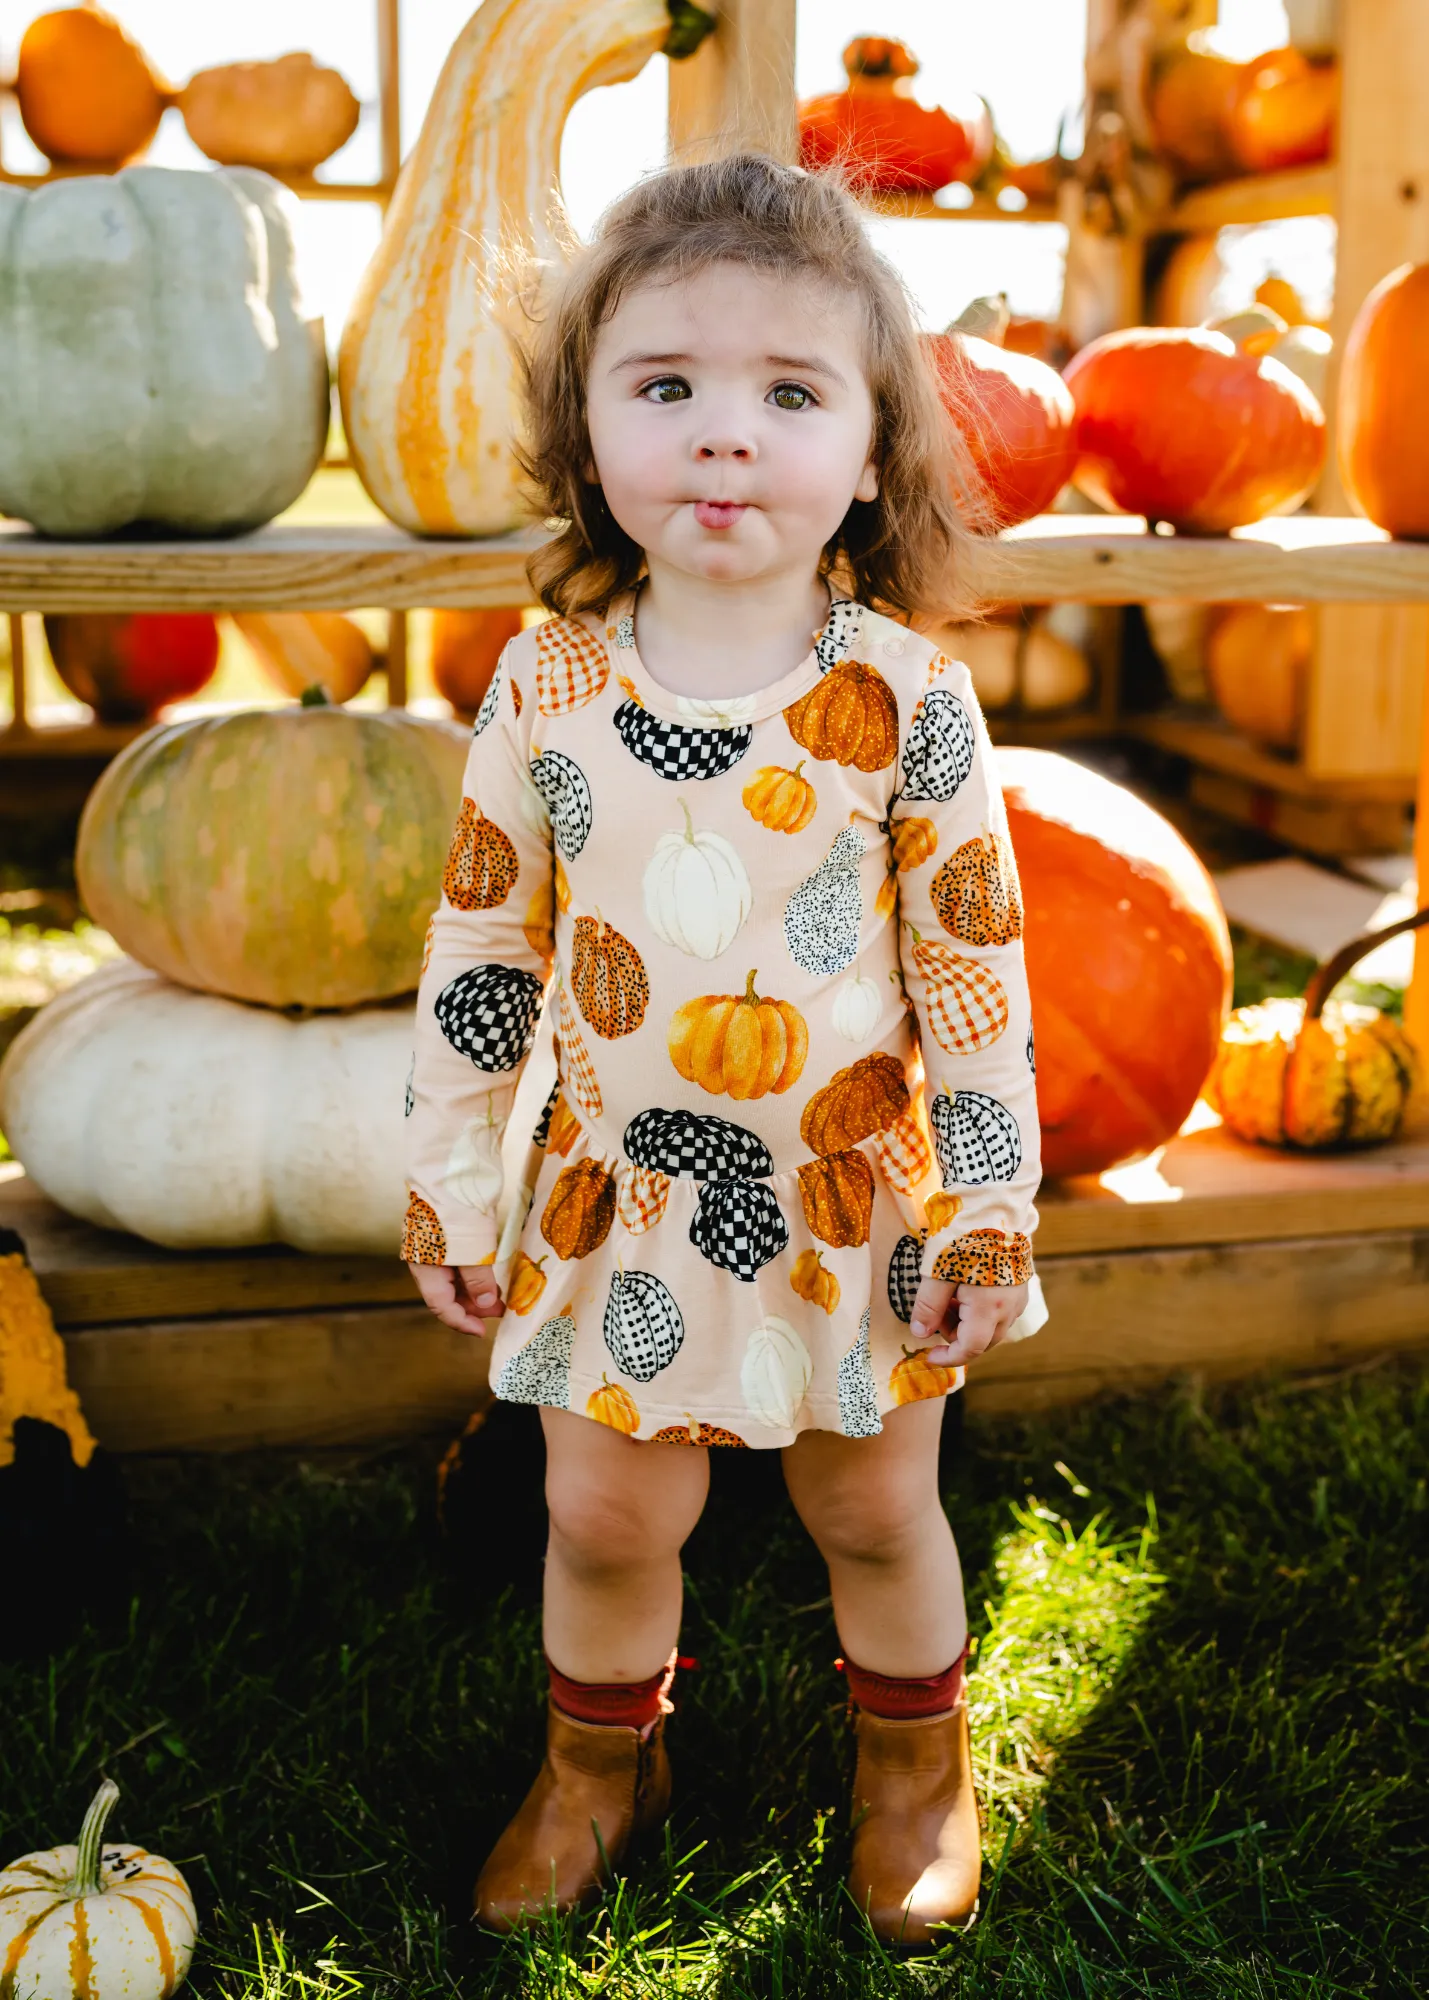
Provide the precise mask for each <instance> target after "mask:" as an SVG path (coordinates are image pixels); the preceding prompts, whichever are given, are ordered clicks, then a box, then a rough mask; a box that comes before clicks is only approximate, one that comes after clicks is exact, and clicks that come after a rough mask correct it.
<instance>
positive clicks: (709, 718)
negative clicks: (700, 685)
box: [675, 694, 759, 729]
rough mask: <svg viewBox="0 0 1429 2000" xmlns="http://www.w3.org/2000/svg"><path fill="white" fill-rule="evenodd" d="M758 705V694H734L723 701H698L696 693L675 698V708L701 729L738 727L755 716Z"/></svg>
mask: <svg viewBox="0 0 1429 2000" xmlns="http://www.w3.org/2000/svg"><path fill="white" fill-rule="evenodd" d="M758 706H759V697H758V695H757V694H732V695H727V696H726V697H725V698H724V700H722V701H721V700H718V699H715V700H711V701H698V700H696V698H695V696H694V695H690V694H682V695H679V696H677V697H676V700H675V708H676V710H677V712H678V713H679V714H680V715H682V716H683V717H684V719H685V721H686V722H693V723H695V724H696V725H697V726H698V727H699V728H701V729H738V728H740V727H741V726H742V725H743V724H744V723H746V722H749V721H750V720H751V719H752V718H753V715H754V711H755V710H756V709H757V708H758Z"/></svg>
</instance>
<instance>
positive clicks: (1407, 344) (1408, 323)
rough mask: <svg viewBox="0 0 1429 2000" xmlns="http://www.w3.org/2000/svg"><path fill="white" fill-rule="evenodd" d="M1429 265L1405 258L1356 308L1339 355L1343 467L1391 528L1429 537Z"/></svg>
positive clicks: (1358, 495) (1360, 499) (1353, 493)
mask: <svg viewBox="0 0 1429 2000" xmlns="http://www.w3.org/2000/svg"><path fill="white" fill-rule="evenodd" d="M1426 353H1429V264H1401V265H1400V267H1399V269H1398V270H1397V271H1391V272H1390V274H1389V276H1388V277H1387V278H1381V280H1380V282H1379V283H1378V284H1377V285H1376V286H1375V288H1374V290H1373V291H1372V292H1371V293H1370V295H1369V297H1368V298H1367V299H1366V300H1365V302H1364V304H1363V305H1362V306H1361V307H1360V309H1359V311H1358V313H1356V315H1355V320H1354V324H1353V326H1352V327H1351V328H1350V334H1349V339H1348V340H1347V341H1346V342H1345V351H1344V353H1343V355H1341V357H1340V399H1339V407H1338V416H1339V439H1340V474H1341V477H1342V478H1343V480H1344V482H1345V490H1346V491H1347V492H1348V494H1349V496H1350V498H1351V500H1353V502H1354V503H1355V505H1356V506H1357V507H1359V508H1360V509H1361V510H1362V511H1363V512H1364V513H1366V514H1367V515H1368V516H1369V518H1370V520H1371V521H1373V522H1375V523H1376V525H1377V526H1379V527H1381V528H1387V529H1388V530H1389V532H1390V534H1391V535H1403V536H1405V537H1407V538H1409V539H1411V540H1424V539H1426V538H1429V374H1426V371H1425V367H1424V356H1425V354H1426Z"/></svg>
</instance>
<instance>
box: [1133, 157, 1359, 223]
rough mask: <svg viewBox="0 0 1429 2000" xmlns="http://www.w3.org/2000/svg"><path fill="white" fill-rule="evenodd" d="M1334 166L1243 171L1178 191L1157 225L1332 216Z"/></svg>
mask: <svg viewBox="0 0 1429 2000" xmlns="http://www.w3.org/2000/svg"><path fill="white" fill-rule="evenodd" d="M1335 172H1336V170H1335V168H1334V166H1333V165H1330V164H1326V165H1325V166H1319V167H1294V168H1291V169H1290V170H1289V171H1288V172H1286V173H1283V174H1247V175H1245V176H1244V178H1243V179H1239V180H1233V181H1216V182H1214V183H1213V184H1212V185H1210V186H1209V187H1199V188H1192V189H1191V190H1190V191H1189V193H1187V194H1183V195H1182V196H1181V198H1180V200H1179V201H1178V202H1176V203H1175V204H1174V205H1173V207H1172V208H1171V209H1170V210H1169V212H1168V213H1167V215H1166V216H1165V217H1164V219H1163V220H1162V221H1161V222H1160V223H1159V224H1158V228H1159V229H1160V230H1164V231H1167V232H1171V231H1175V232H1176V233H1178V234H1180V233H1182V232H1184V233H1186V234H1188V235H1189V234H1191V233H1193V232H1194V233H1196V234H1200V233H1201V232H1202V231H1205V232H1207V233H1209V232H1210V231H1212V230H1216V229H1232V228H1235V227H1237V226H1244V225H1245V224H1248V223H1256V222H1283V221H1284V220H1285V219H1286V218H1287V217H1289V216H1293V215H1333V214H1334V212H1335Z"/></svg>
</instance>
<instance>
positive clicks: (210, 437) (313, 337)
mask: <svg viewBox="0 0 1429 2000" xmlns="http://www.w3.org/2000/svg"><path fill="white" fill-rule="evenodd" d="M291 203H292V196H290V195H289V194H287V193H286V192H285V190H284V189H282V188H281V187H279V185H278V183H277V182H276V181H272V180H269V179H268V177H267V176H266V175H265V174H260V173H254V172H252V171H251V170H249V169H247V168H241V167H237V168H231V169H229V170H227V171H224V172H221V173H190V172H184V171H180V170H178V169H175V168H170V167H127V168H126V169H125V170H124V171H123V172H122V173H118V174H112V175H86V176H83V177H77V178H71V179H66V180H60V181H55V182H53V183H51V185H49V186H48V187H42V188H37V189H34V190H27V189H24V188H18V187H8V186H5V185H3V184H0V355H3V357H4V365H3V367H0V513H6V514H13V515H15V516H17V517H18V518H19V519H20V520H22V521H29V522H31V523H33V525H34V526H35V527H37V528H39V529H40V530H41V531H42V532H43V533H45V534H50V535H104V534H111V533H113V532H114V531H115V530H116V529H119V528H124V527H127V526H128V525H129V524H130V523H131V522H134V521H148V522H153V523H155V524H157V525H160V526H163V527H166V528H170V529H174V530H177V531H179V532H180V533H185V534H195V535H211V534H226V533H231V532H234V531H236V530H239V529H243V528H253V527H257V526H258V525H259V524H260V523H262V522H264V521H268V520H271V519H272V517H273V516H274V515H275V514H277V513H280V512H281V511H282V509H283V508H284V507H286V506H288V505H290V503H291V502H292V501H293V500H295V499H296V498H297V496H298V495H299V493H301V492H302V490H303V488H304V487H305V486H306V485H307V483H308V481H309V479H310V478H311V477H312V474H313V472H314V470H315V468H316V466H317V464H318V461H319V459H320V458H321V456H322V451H323V445H324V442H325V439H326V436H327V427H328V372H327V356H326V352H325V350H324V347H323V335H322V321H321V320H320V319H315V318H312V317H310V316H309V315H308V314H306V313H305V312H304V310H303V305H302V300H301V297H300V294H299V291H298V285H297V277H296V273H295V270H294V253H293V235H292V228H291V223H290V220H289V211H290V207H291Z"/></svg>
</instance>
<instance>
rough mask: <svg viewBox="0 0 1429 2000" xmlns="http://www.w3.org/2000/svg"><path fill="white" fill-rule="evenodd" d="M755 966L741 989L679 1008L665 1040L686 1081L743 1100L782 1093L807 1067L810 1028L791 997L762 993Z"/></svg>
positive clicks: (702, 998) (711, 1091) (716, 1093)
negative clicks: (757, 985) (757, 987)
mask: <svg viewBox="0 0 1429 2000" xmlns="http://www.w3.org/2000/svg"><path fill="white" fill-rule="evenodd" d="M755 978H756V974H755V973H754V972H751V973H750V974H749V976H748V978H747V979H746V980H745V983H744V991H743V993H706V994H704V995H702V996H701V997H700V998H699V999H698V1000H687V1001H686V1002H685V1004H684V1006H683V1007H679V1008H677V1009H676V1010H675V1014H674V1017H673V1019H672V1020H671V1022H670V1031H669V1035H668V1037H667V1046H668V1048H669V1051H670V1060H671V1062H672V1063H673V1064H674V1065H675V1068H676V1069H677V1070H678V1071H679V1073H680V1075H681V1076H682V1077H684V1079H685V1081H686V1082H687V1083H697V1084H698V1085H699V1086H700V1088H701V1090H707V1091H709V1092H710V1093H711V1095H719V1094H720V1093H724V1094H726V1095H728V1096H730V1097H733V1098H737V1099H740V1100H743V1099H747V1098H751V1097H764V1096H766V1095H768V1093H769V1092H771V1091H772V1092H773V1093H774V1094H775V1095H776V1096H778V1095H779V1094H780V1093H781V1092H783V1091H786V1090H787V1089H788V1088H789V1086H790V1085H791V1084H792V1083H795V1082H797V1080H798V1078H799V1077H800V1075H801V1074H802V1073H803V1068H804V1059H805V1057H806V1056H807V1054H808V1052H809V1030H808V1027H807V1025H806V1023H805V1021H804V1017H803V1015H802V1014H801V1013H800V1012H799V1010H798V1008H797V1007H795V1006H794V1005H793V1004H792V1002H790V1001H788V1000H769V999H761V998H760V996H759V995H758V994H757V993H756V992H755V990H754V981H755Z"/></svg>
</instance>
